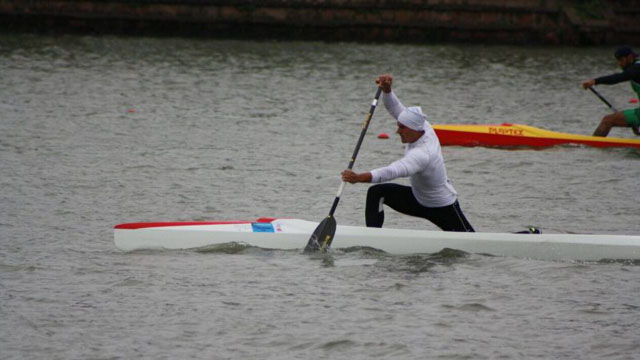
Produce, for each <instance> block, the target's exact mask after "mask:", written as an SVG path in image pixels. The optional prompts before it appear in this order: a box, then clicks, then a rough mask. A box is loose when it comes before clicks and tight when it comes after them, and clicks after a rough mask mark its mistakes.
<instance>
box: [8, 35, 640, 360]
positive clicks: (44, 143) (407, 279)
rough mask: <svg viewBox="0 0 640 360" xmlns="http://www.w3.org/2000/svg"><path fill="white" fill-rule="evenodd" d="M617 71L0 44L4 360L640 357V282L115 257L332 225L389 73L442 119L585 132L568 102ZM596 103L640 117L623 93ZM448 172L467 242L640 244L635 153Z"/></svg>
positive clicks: (620, 277) (620, 273)
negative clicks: (177, 224)
mask: <svg viewBox="0 0 640 360" xmlns="http://www.w3.org/2000/svg"><path fill="white" fill-rule="evenodd" d="M610 52H611V49H609V48H566V47H562V48H549V47H507V46H489V47H486V46H469V45H466V46H461V45H424V46H417V45H392V44H354V43H332V44H327V43H321V42H251V41H218V40H216V41H213V40H188V39H171V38H162V39H154V38H117V37H99V38H97V37H79V36H78V37H76V36H62V37H43V36H29V35H0V70H1V71H0V82H1V84H2V86H0V154H1V162H0V166H1V170H2V172H1V173H2V175H1V176H0V184H1V186H2V192H1V195H0V200H1V205H0V289H1V291H0V318H2V319H3V320H2V325H0V358H2V359H24V358H33V359H37V358H46V359H89V358H92V359H117V358H123V359H129V358H154V359H163V358H166V359H176V358H196V359H276V358H277V359H309V358H316V359H336V358H343V359H370V358H394V359H425V358H440V359H494V358H507V359H508V358H540V359H551V358H582V359H588V358H591V359H601V358H609V359H633V358H637V354H638V353H639V352H640V340H638V336H637V334H638V331H637V328H638V325H640V300H638V294H640V285H639V283H638V278H639V275H640V268H639V267H638V266H637V265H634V264H633V263H624V262H601V263H573V262H543V261H534V260H527V259H514V258H499V257H490V256H482V255H474V254H461V253H458V252H456V251H446V252H442V253H439V254H433V255H415V256H389V255H385V254H380V253H376V252H372V251H362V250H359V251H351V252H335V253H334V254H332V255H331V256H329V257H325V258H310V257H308V256H302V255H301V254H300V253H299V252H295V251H294V252H289V251H269V250H263V249H245V248H238V247H229V248H226V249H222V250H218V251H164V252H162V251H153V252H136V253H121V252H119V251H117V250H116V249H115V247H114V246H113V239H112V236H113V235H112V227H113V225H115V224H118V223H122V222H133V221H163V220H166V221H173V220H234V219H249V220H251V219H254V218H257V217H262V216H288V217H299V218H303V219H307V220H320V219H321V218H322V217H324V216H325V215H326V214H327V212H328V211H329V208H330V205H331V201H332V200H333V197H334V196H335V192H336V190H337V187H338V185H339V178H338V173H339V171H340V170H341V169H342V168H344V167H346V165H347V163H348V161H349V156H350V155H351V152H352V150H353V146H354V145H355V142H356V140H357V136H358V134H359V132H360V127H361V124H362V121H363V120H364V116H365V114H366V111H367V110H368V106H369V103H370V101H371V97H372V96H373V94H374V92H375V85H374V83H373V79H374V78H375V76H376V75H378V74H380V73H385V72H390V73H393V74H394V76H395V77H396V84H395V88H396V91H397V93H398V95H399V97H400V98H401V100H403V102H404V103H405V105H413V104H419V105H421V106H422V107H423V109H424V110H425V112H427V113H428V114H429V116H430V119H431V121H432V122H433V123H500V122H514V123H524V124H529V125H534V126H539V127H543V128H547V129H550V130H557V131H567V132H573V133H583V134H590V133H591V132H592V131H593V129H594V127H595V126H596V124H597V122H598V120H599V118H600V117H601V116H602V115H604V114H606V113H607V111H608V110H607V108H606V107H605V106H604V105H603V104H602V103H600V102H599V100H598V99H596V98H595V97H594V96H593V95H591V94H590V93H588V92H585V91H583V90H582V89H580V87H579V84H580V82H581V81H583V80H586V79H587V78H590V77H594V76H597V75H602V74H606V73H609V72H613V71H616V68H615V63H614V62H613V60H612V56H611V54H610ZM600 91H601V92H602V93H603V94H604V95H605V96H606V97H607V98H608V99H609V100H611V101H612V102H614V104H615V105H617V106H619V107H625V106H629V104H627V101H628V99H629V98H630V97H631V95H632V93H631V92H630V89H629V88H628V85H627V84H625V85H619V86H610V87H601V88H600ZM394 130H395V128H394V122H393V120H392V119H391V118H390V117H389V116H388V115H387V114H386V113H385V112H384V110H383V109H379V110H378V112H377V113H376V114H375V116H374V119H373V121H372V123H371V127H370V130H369V136H368V137H367V138H366V140H365V142H364V144H363V147H362V149H361V152H360V155H359V157H358V160H357V162H356V169H360V170H365V169H370V168H373V167H378V166H381V165H384V164H387V163H389V162H390V161H392V160H394V159H396V158H397V157H398V156H400V155H401V153H402V148H401V146H400V145H399V141H398V140H397V139H396V138H393V137H392V139H390V140H378V139H376V138H375V136H373V135H375V134H377V133H379V132H387V133H392V132H393V131H394ZM612 135H615V136H621V137H631V136H632V135H631V133H630V131H628V130H622V129H616V130H614V131H613V132H612ZM444 156H445V159H446V162H447V166H448V172H449V176H450V178H451V179H452V181H453V184H454V186H455V187H456V189H457V190H458V192H459V197H460V202H461V205H462V208H463V210H464V211H465V213H466V215H467V218H468V219H469V220H470V221H471V223H472V224H473V225H474V227H475V228H476V229H477V230H480V231H483V230H484V231H513V230H520V229H522V228H523V227H524V226H527V225H535V226H538V227H540V228H542V230H543V231H545V232H577V233H616V234H640V222H639V221H638V219H639V216H638V215H639V214H640V211H639V210H638V205H637V203H638V199H639V197H638V187H637V184H638V181H637V176H638V175H637V174H638V170H637V169H638V166H639V165H640V153H639V152H638V151H637V150H629V149H608V150H603V149H591V148H583V147H558V148H553V149H547V150H542V151H534V150H519V151H505V150H497V149H484V148H460V147H447V148H445V149H444ZM365 193H366V186H364V185H362V184H360V185H354V186H347V187H346V189H345V192H344V194H343V197H342V200H341V203H340V206H339V207H338V210H337V212H336V218H337V220H338V223H339V224H345V225H363V223H364V215H363V214H364V197H365ZM386 224H387V225H388V226H393V227H401V228H426V229H433V228H434V227H433V226H432V225H430V224H428V223H425V222H424V221H420V220H416V219H412V218H408V217H404V216H400V215H398V214H394V213H392V212H387V221H386Z"/></svg>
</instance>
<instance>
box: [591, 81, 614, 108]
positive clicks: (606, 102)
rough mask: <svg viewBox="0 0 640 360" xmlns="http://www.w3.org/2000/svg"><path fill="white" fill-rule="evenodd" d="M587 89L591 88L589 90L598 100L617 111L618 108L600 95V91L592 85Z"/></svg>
mask: <svg viewBox="0 0 640 360" xmlns="http://www.w3.org/2000/svg"><path fill="white" fill-rule="evenodd" d="M589 90H591V92H592V93H593V94H594V95H595V96H597V97H598V98H599V99H600V100H602V102H603V103H605V104H607V106H608V107H609V109H611V110H613V111H615V112H618V110H616V108H614V107H613V105H611V103H610V102H608V101H607V99H605V98H604V96H602V95H600V93H599V92H598V90H596V89H594V88H593V86H592V87H590V88H589Z"/></svg>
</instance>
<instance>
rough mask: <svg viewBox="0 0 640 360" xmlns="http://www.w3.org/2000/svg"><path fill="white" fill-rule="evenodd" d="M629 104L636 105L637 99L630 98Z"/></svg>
mask: <svg viewBox="0 0 640 360" xmlns="http://www.w3.org/2000/svg"><path fill="white" fill-rule="evenodd" d="M629 103H630V104H637V103H638V99H634V98H631V99H629Z"/></svg>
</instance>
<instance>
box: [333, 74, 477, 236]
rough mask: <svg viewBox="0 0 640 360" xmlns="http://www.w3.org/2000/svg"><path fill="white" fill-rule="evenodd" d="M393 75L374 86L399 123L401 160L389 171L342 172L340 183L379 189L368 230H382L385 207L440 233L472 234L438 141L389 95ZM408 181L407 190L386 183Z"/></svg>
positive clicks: (413, 110) (422, 120) (372, 197)
mask: <svg viewBox="0 0 640 360" xmlns="http://www.w3.org/2000/svg"><path fill="white" fill-rule="evenodd" d="M392 82H393V78H392V77H391V75H381V76H379V77H378V79H377V80H376V83H377V84H378V86H380V87H381V88H382V92H383V94H382V101H383V103H384V106H385V108H386V109H387V111H389V113H390V114H391V116H393V117H394V118H395V119H396V120H397V122H398V130H397V131H396V132H397V133H398V135H400V139H401V141H402V143H403V144H406V148H405V152H404V156H403V157H402V158H401V159H400V160H397V161H394V162H393V163H391V164H390V165H388V166H385V167H381V168H378V169H375V170H372V171H369V172H364V173H356V172H354V171H351V170H349V169H347V170H344V171H343V172H342V180H343V181H346V182H349V183H352V184H353V183H359V182H364V183H368V182H370V183H383V184H377V185H373V186H371V187H370V188H369V191H368V192H367V208H366V214H365V216H366V224H367V226H368V227H382V224H383V223H384V209H383V204H386V205H387V206H390V207H391V208H392V209H394V210H396V211H399V212H401V213H403V214H407V215H411V216H417V217H421V218H425V219H427V220H429V221H431V222H432V223H434V224H435V225H436V226H438V227H439V228H440V229H442V230H444V231H465V232H473V231H474V230H473V227H472V226H471V224H469V221H467V219H466V217H465V216H464V214H463V213H462V210H461V209H460V204H459V203H458V200H457V193H456V191H455V189H454V188H453V186H452V185H451V182H450V181H449V178H448V177H447V170H446V168H445V166H444V159H443V157H442V151H441V149H440V141H439V140H438V137H437V136H436V133H435V131H433V128H432V127H431V125H430V124H429V122H427V120H426V115H424V114H423V113H422V109H421V108H420V107H418V106H413V107H409V108H405V107H404V106H403V105H402V103H400V101H399V100H398V98H397V97H396V95H395V93H394V92H393V91H392V90H391V84H392ZM399 177H409V179H410V181H411V186H404V185H399V184H393V183H385V182H387V181H390V180H393V179H396V178H399Z"/></svg>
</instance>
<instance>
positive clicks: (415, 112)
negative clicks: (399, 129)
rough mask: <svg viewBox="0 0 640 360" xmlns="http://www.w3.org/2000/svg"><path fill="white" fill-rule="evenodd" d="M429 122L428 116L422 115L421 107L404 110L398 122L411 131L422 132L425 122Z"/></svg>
mask: <svg viewBox="0 0 640 360" xmlns="http://www.w3.org/2000/svg"><path fill="white" fill-rule="evenodd" d="M426 120H427V115H425V114H423V113H422V109H421V108H420V106H411V107H408V108H406V109H404V110H403V111H402V112H401V113H400V116H398V121H399V122H400V123H401V124H402V125H404V126H406V127H408V128H409V129H411V130H415V131H422V130H424V122H425V121H426Z"/></svg>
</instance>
